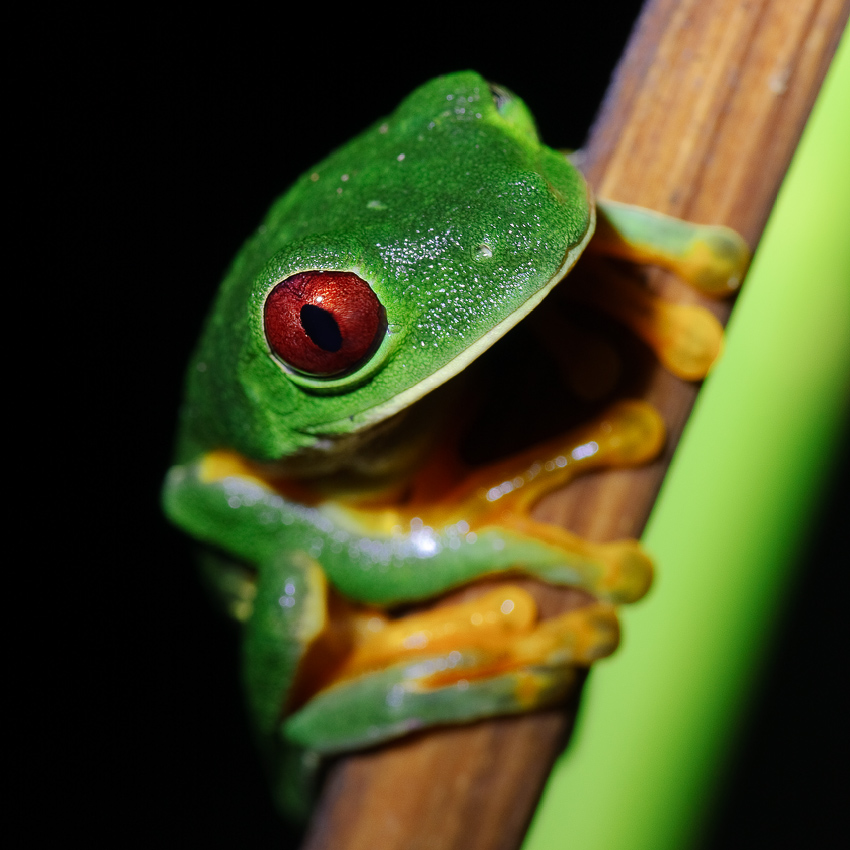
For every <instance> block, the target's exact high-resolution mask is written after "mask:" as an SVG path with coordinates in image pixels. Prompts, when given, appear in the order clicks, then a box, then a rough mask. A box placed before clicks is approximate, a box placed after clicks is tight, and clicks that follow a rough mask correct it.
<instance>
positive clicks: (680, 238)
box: [589, 199, 750, 298]
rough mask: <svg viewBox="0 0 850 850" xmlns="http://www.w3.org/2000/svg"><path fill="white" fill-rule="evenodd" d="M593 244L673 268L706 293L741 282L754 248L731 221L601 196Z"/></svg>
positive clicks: (597, 249) (733, 287)
mask: <svg viewBox="0 0 850 850" xmlns="http://www.w3.org/2000/svg"><path fill="white" fill-rule="evenodd" d="M589 248H590V250H592V251H594V252H597V253H602V254H606V255H608V256H612V257H619V258H622V259H627V260H632V261H634V262H638V263H648V264H651V265H657V266H661V267H662V268H665V269H668V270H669V271H671V272H673V273H674V274H675V275H677V276H678V277H680V278H682V279H683V280H685V281H687V282H688V283H690V284H691V285H692V286H694V287H696V288H697V289H699V290H700V291H701V292H703V293H705V294H706V295H711V296H714V297H720V298H722V297H724V296H726V295H729V294H730V293H732V292H734V291H735V290H736V289H737V288H738V287H739V286H740V284H741V281H742V280H743V277H744V273H745V272H746V270H747V266H748V265H749V262H750V250H749V248H748V247H747V244H746V242H744V240H743V239H742V238H741V235H740V234H739V233H737V232H735V231H734V230H732V229H730V228H728V227H719V226H713V225H701V224H693V223H691V222H689V221H682V220H681V219H678V218H673V217H672V216H668V215H663V214H662V213H657V212H653V211H652V210H647V209H644V208H643V207H635V206H631V205H630V204H621V203H617V202H615V201H607V200H602V199H599V200H598V202H597V223H596V233H595V234H594V237H593V240H592V242H591V243H590V246H589Z"/></svg>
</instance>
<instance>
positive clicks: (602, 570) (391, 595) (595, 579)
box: [324, 402, 664, 605]
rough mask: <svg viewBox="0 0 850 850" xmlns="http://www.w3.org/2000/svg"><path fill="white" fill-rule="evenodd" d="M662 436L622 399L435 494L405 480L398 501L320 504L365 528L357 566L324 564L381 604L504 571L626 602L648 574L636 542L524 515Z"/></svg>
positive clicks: (650, 452)
mask: <svg viewBox="0 0 850 850" xmlns="http://www.w3.org/2000/svg"><path fill="white" fill-rule="evenodd" d="M663 440H664V426H663V423H662V421H661V418H660V416H659V415H658V413H657V412H656V411H655V410H654V409H653V408H652V407H651V406H650V405H648V404H645V403H643V402H621V403H619V404H616V405H614V406H613V407H611V408H610V409H609V410H608V411H606V412H605V413H604V414H602V415H601V416H599V417H598V418H597V419H596V420H594V421H592V422H590V423H588V424H586V425H584V426H582V427H580V428H578V429H576V430H574V431H573V432H571V433H570V434H567V435H565V436H563V437H560V438H556V439H554V440H551V441H549V442H547V443H544V444H541V445H537V446H534V447H532V448H531V449H528V450H526V451H525V452H523V453H522V454H520V455H518V456H515V457H512V458H510V459H508V460H506V461H503V462H499V463H496V464H491V465H488V466H485V467H482V468H480V469H478V470H476V471H474V472H473V473H472V474H470V475H468V476H466V477H465V478H464V479H463V480H462V481H460V482H459V483H458V484H457V485H456V486H454V487H453V488H451V489H449V490H447V491H446V492H445V493H443V494H441V495H440V496H435V495H433V494H428V497H427V498H426V497H423V496H420V495H419V494H417V492H416V489H415V487H414V490H413V494H412V496H411V498H410V500H409V501H408V502H406V503H404V504H394V505H389V506H384V507H382V508H378V507H376V506H374V505H370V506H368V507H362V506H358V505H356V504H350V503H346V504H343V503H334V504H332V505H329V506H328V507H327V510H328V513H329V515H332V516H333V518H334V521H335V524H336V525H337V526H339V528H341V529H346V530H347V531H349V533H350V534H351V535H352V536H353V535H354V534H357V533H359V534H361V535H365V539H363V548H364V549H365V550H366V555H365V557H360V561H361V564H360V566H361V568H360V569H352V568H351V561H347V562H346V563H344V564H339V563H337V562H336V561H334V560H333V559H328V560H326V561H324V564H325V568H326V569H327V571H328V576H329V578H330V580H331V582H332V583H333V584H334V585H335V586H336V587H338V588H339V589H340V590H341V591H342V592H343V593H345V594H346V595H347V596H349V597H351V598H354V599H363V600H370V601H372V602H374V603H377V604H382V605H390V604H393V603H395V602H398V601H403V600H406V599H407V600H409V599H419V598H429V597H432V596H435V595H437V594H439V593H442V592H444V591H445V590H448V589H450V588H452V587H456V586H459V585H462V584H466V583H467V582H469V581H472V580H474V579H476V578H479V577H481V576H485V575H493V574H498V573H504V572H511V571H512V572H520V573H525V574H527V575H530V576H533V577H536V578H539V579H542V580H544V581H547V582H551V583H556V584H565V585H571V586H574V587H578V588H581V589H583V590H585V591H587V592H588V593H590V594H592V595H594V596H596V597H597V598H600V599H604V600H607V601H610V602H615V603H617V602H631V601H634V600H636V599H638V598H640V597H641V596H642V595H643V594H644V593H645V592H646V590H647V588H648V587H649V583H650V581H651V576H652V566H651V563H650V561H649V559H648V558H647V556H646V555H645V553H644V552H643V550H642V549H641V548H640V546H639V545H638V543H637V542H636V541H634V540H622V541H613V542H610V543H592V542H589V541H585V540H582V539H580V538H578V537H577V536H575V535H573V534H571V533H570V532H568V531H566V530H565V529H563V528H560V527H558V526H554V525H549V524H546V523H541V522H538V521H536V520H534V519H533V518H532V517H531V515H530V512H531V509H532V507H533V506H534V504H535V503H536V502H537V501H538V500H539V499H540V498H541V496H543V495H544V494H545V493H546V492H549V491H550V490H553V489H555V488H557V487H561V486H563V485H565V484H566V483H567V482H568V481H569V480H571V479H572V478H573V477H574V476H575V475H577V474H580V473H582V472H584V471H589V470H592V469H598V468H600V467H605V466H631V465H636V464H640V463H644V462H646V461H647V460H650V459H651V458H653V457H654V456H655V455H656V454H657V453H658V451H659V449H660V448H661V445H662V443H663ZM426 477H427V473H426Z"/></svg>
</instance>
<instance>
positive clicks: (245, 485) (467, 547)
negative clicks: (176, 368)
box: [164, 72, 746, 815]
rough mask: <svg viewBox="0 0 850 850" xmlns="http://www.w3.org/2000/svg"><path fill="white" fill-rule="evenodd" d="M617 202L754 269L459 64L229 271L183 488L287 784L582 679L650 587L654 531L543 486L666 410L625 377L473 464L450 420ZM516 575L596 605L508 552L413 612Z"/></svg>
mask: <svg viewBox="0 0 850 850" xmlns="http://www.w3.org/2000/svg"><path fill="white" fill-rule="evenodd" d="M597 215H598V217H599V221H600V228H599V230H600V234H601V236H600V238H599V243H600V246H601V248H602V250H604V251H607V252H608V253H612V254H617V255H621V256H623V255H626V256H639V257H641V258H643V259H649V260H650V261H652V262H661V263H662V264H666V265H669V266H670V267H672V268H675V269H677V270H678V271H679V272H680V273H682V274H684V275H685V276H686V277H690V278H692V279H696V280H698V282H700V283H701V284H702V285H703V286H704V287H706V288H708V289H712V288H713V289H721V290H722V289H726V288H730V287H733V286H734V285H735V282H736V280H737V279H738V278H739V277H740V274H741V272H742V270H743V265H744V264H745V259H744V257H745V254H746V251H745V249H744V248H743V247H742V244H741V243H740V239H739V238H738V237H737V236H735V235H734V234H731V232H730V231H725V230H724V229H722V228H698V227H696V226H693V225H688V224H685V223H683V222H677V221H676V220H674V219H666V218H664V217H659V216H655V215H654V214H652V213H647V212H645V211H642V210H636V209H633V208H629V207H624V206H622V205H614V204H607V205H603V204H600V205H596V204H594V201H593V199H592V197H591V195H590V193H589V191H588V188H587V186H586V185H585V182H584V180H583V178H582V177H581V175H580V173H579V172H578V171H577V170H576V169H575V168H574V167H573V166H572V165H571V164H570V162H569V161H568V160H567V158H565V156H563V155H562V154H559V153H556V152H555V151H553V150H551V149H550V148H548V147H546V146H545V145H544V144H542V143H541V142H540V140H539V139H538V137H537V132H536V130H535V125H534V120H533V118H532V116H531V114H530V112H529V111H528V109H527V108H526V106H525V105H524V104H523V102H522V101H521V100H519V99H518V98H516V97H515V96H513V95H512V94H510V93H509V92H507V91H506V90H503V89H501V88H498V87H496V86H491V85H489V84H488V83H487V82H486V81H485V80H484V79H482V78H481V77H480V76H479V75H478V74H475V73H472V72H463V73H457V74H451V75H447V76H444V77H440V78H438V79H435V80H432V81H431V82H429V83H427V84H425V85H423V86H422V87H421V88H419V89H418V90H416V91H415V92H413V93H412V94H411V95H410V96H409V97H407V98H406V99H405V100H404V101H403V102H402V103H401V105H400V106H399V107H398V108H397V109H396V111H395V112H394V113H393V114H392V115H390V116H389V117H388V118H385V119H383V120H380V121H378V122H377V123H376V124H374V125H373V126H372V127H370V128H369V129H367V130H366V131H365V132H364V133H362V134H361V135H360V136H358V137H357V138H355V139H353V140H352V141H351V142H349V143H348V144H346V145H345V146H344V147H342V148H340V149H339V150H337V151H336V152H335V153H332V154H331V155H330V156H329V157H328V158H327V159H325V160H324V161H323V162H321V163H320V164H319V165H317V166H316V167H315V168H313V169H311V170H310V171H308V172H307V173H306V174H304V175H303V176H302V177H301V178H300V179H299V180H298V181H297V182H296V184H295V185H294V186H293V187H292V188H291V189H290V190H289V191H288V192H287V193H286V194H285V195H283V196H282V197H281V198H280V199H279V200H278V201H276V202H275V203H274V205H273V206H272V207H271V209H270V211H269V213H268V215H267V217H266V219H265V221H264V222H263V223H262V224H261V226H260V227H259V229H258V230H257V231H256V233H255V234H254V235H253V236H252V237H251V238H250V239H249V240H248V241H247V243H246V244H245V245H244V247H243V248H242V250H241V251H240V252H239V254H238V256H237V257H236V259H235V260H234V262H233V265H232V267H231V268H230V270H229V271H228V273H227V275H226V277H225V280H224V282H223V283H222V285H221V289H220V291H219V294H218V297H217V299H216V301H215V304H214V307H213V309H212V312H211V314H210V317H209V319H208V321H207V323H206V327H205V329H204V331H203V334H202V337H201V340H200V343H199V345H198V347H197V350H196V352H195V355H194V357H193V359H192V362H191V365H190V368H189V373H188V379H187V385H186V397H185V404H184V406H183V409H182V415H181V424H180V432H179V438H178V446H177V453H176V460H175V463H174V466H173V467H172V468H171V470H170V472H169V474H168V477H167V481H166V484H165V489H164V505H165V510H166V513H167V515H168V516H169V517H170V519H171V520H172V521H173V522H175V523H176V524H177V525H179V526H181V527H182V528H183V529H185V530H186V531H187V532H188V533H189V534H190V535H192V536H193V537H195V538H196V539H197V540H199V541H202V542H203V543H204V544H207V545H208V552H207V554H206V555H204V556H203V564H204V569H205V571H206V574H207V576H208V577H209V579H210V581H211V583H212V585H213V586H214V588H215V589H216V591H217V593H218V595H219V596H220V598H221V600H222V601H223V602H224V604H225V606H226V607H227V609H228V610H229V612H230V613H231V614H232V615H233V616H234V617H235V618H236V619H238V620H239V621H240V622H241V623H242V624H243V630H244V639H243V642H244V663H243V670H244V682H245V688H246V693H247V699H248V704H249V708H250V713H251V716H252V720H253V724H254V726H255V729H256V734H257V737H258V739H259V741H260V744H261V746H262V748H263V750H264V752H265V754H266V757H267V760H268V765H269V770H270V773H271V775H272V777H273V784H274V788H275V794H276V797H277V800H278V803H279V805H280V806H281V807H282V809H283V810H284V811H286V812H288V813H290V814H295V815H303V814H304V812H305V810H306V807H307V805H308V803H309V796H310V782H311V777H312V776H313V774H314V773H315V768H316V766H317V764H318V763H319V760H320V759H321V758H322V757H324V756H327V755H332V754H335V753H340V752H344V751H348V750H352V749H356V748H362V747H368V746H371V745H374V744H377V743H380V742H382V741H386V740H389V739H392V738H395V737H397V736H400V735H404V734H406V733H408V732H410V731H412V730H415V729H420V728H422V727H426V726H433V725H437V724H445V723H458V722H467V721H471V720H475V719H477V718H481V717H487V716H491V715H498V714H508V713H515V712H523V711H528V710H532V709H535V708H537V707H540V706H547V705H551V704H553V703H556V702H557V701H559V700H562V699H563V698H564V696H565V695H566V694H567V693H568V692H569V690H570V688H571V687H572V685H573V683H574V682H575V680H576V677H577V670H578V669H579V668H581V667H586V666H588V665H589V664H591V662H593V661H594V660H595V659H597V658H600V657H602V656H605V655H607V654H609V653H610V652H612V651H613V649H614V648H615V646H616V644H617V640H618V626H617V618H616V614H615V608H614V606H615V605H617V604H619V603H626V602H631V601H633V600H636V599H638V598H640V597H641V596H642V595H643V594H644V593H645V592H646V590H647V588H648V587H649V584H650V580H651V575H652V566H651V562H650V560H649V558H648V557H647V556H646V554H645V553H644V552H643V551H642V549H641V548H640V546H639V545H638V543H637V542H636V541H633V540H623V541H614V542H610V543H605V544H591V543H588V542H585V541H582V540H580V539H578V538H576V537H575V536H573V535H571V534H570V533H568V532H567V531H565V530H564V529H562V528H559V527H555V526H551V525H547V524H544V523H540V522H537V521H535V520H533V519H532V518H531V516H530V513H529V512H530V509H531V507H532V506H533V504H534V503H535V501H537V500H538V499H539V497H540V496H541V495H542V494H543V493H545V492H547V491H549V490H551V489H553V488H555V487H560V486H562V485H563V484H565V483H566V482H567V481H569V480H570V478H571V477H573V476H574V475H575V474H577V473H579V472H581V471H583V470H586V469H592V468H596V467H599V466H604V465H626V464H636V463H641V462H644V461H646V460H647V459H649V458H652V457H653V456H654V455H655V454H656V453H657V451H658V450H659V447H660V446H661V444H662V441H663V433H664V432H663V425H662V422H661V420H660V418H659V416H658V415H657V413H656V412H655V411H654V410H653V409H652V408H651V407H649V406H648V405H646V404H644V403H642V402H628V401H624V402H620V403H618V404H616V405H614V406H613V407H611V408H610V409H608V410H607V411H606V412H605V413H603V414H602V415H601V416H599V417H597V418H596V419H594V420H593V421H590V422H587V423H585V424H584V425H582V426H581V427H580V428H578V429H577V430H575V431H573V432H571V433H569V434H567V435H565V436H563V437H561V438H558V439H555V440H551V441H550V442H548V443H545V444H543V445H539V446H536V447H534V448H532V449H528V450H525V451H524V452H523V453H522V454H521V455H519V456H517V457H513V458H510V459H509V460H505V461H499V462H496V463H491V464H489V465H485V466H482V467H479V468H476V469H472V470H469V469H466V468H465V467H463V465H462V464H460V463H459V462H458V461H457V459H456V457H455V455H454V453H453V451H452V450H451V449H450V448H448V447H447V446H448V444H447V442H446V440H445V439H444V438H441V437H440V434H444V433H445V429H446V428H448V429H449V430H451V428H452V426H453V424H454V423H455V422H456V420H457V419H458V418H459V411H460V410H462V409H463V408H464V407H465V406H466V405H465V403H464V398H465V396H464V392H465V390H464V389H463V388H462V384H461V383H460V381H459V380H452V379H455V378H456V376H460V378H462V377H463V376H462V375H461V374H460V373H462V372H463V371H464V369H465V368H466V367H467V366H468V365H469V364H470V363H471V362H472V361H473V360H475V359H476V358H477V357H478V356H479V355H480V354H481V353H482V352H484V351H485V350H486V349H488V348H489V347H490V346H491V345H493V343H494V342H496V341H497V340H498V339H499V338H500V337H502V336H503V335H504V334H505V333H506V332H507V331H508V330H509V329H510V328H512V327H513V326H514V325H516V324H517V323H518V322H520V321H521V320H522V319H523V318H524V317H525V316H526V315H527V314H529V313H530V312H531V311H532V310H533V309H534V308H535V307H537V305H539V304H540V303H541V301H543V299H544V298H545V297H546V295H547V294H548V293H549V292H550V291H551V290H552V288H553V287H554V286H555V285H556V284H557V283H558V281H560V280H561V279H562V278H563V277H564V276H565V275H566V274H567V272H569V271H570V269H571V268H572V267H573V265H574V264H575V262H576V260H577V259H578V257H579V256H580V254H581V253H582V252H583V251H584V250H585V248H586V247H587V246H588V243H589V241H590V239H591V236H592V235H593V233H594V227H595V223H596V219H597ZM625 297H626V296H623V295H622V294H621V295H620V296H618V299H620V300H622V299H623V298H625ZM627 312H628V311H627ZM631 312H632V313H634V312H640V311H639V310H638V311H635V310H632V311H631ZM645 312H646V311H644V313H645ZM648 336H649V337H652V336H653V333H652V332H651V331H650V332H648ZM661 336H664V335H663V334H662V335H661ZM508 574H523V575H526V576H531V577H534V578H536V579H539V580H541V581H543V582H551V583H557V584H563V585H569V586H571V587H575V588H579V589H581V590H582V591H584V592H586V594H587V599H588V604H586V605H585V606H584V607H581V608H578V609H577V610H574V611H570V612H569V613H567V614H563V615H561V616H559V617H554V618H551V619H548V620H545V621H540V620H539V618H538V616H537V611H536V606H535V603H534V600H533V599H532V597H531V596H530V595H529V593H528V592H527V591H526V590H524V589H523V588H521V587H519V586H517V585H515V584H511V583H510V582H509V581H508V580H507V578H506V580H505V582H504V583H503V584H498V585H496V586H490V589H489V590H487V592H485V593H484V594H483V595H480V596H478V597H476V598H473V599H471V600H469V601H463V602H457V603H455V604H449V605H447V606H444V607H438V608H436V609H433V610H426V611H424V612H423V611H418V612H417V613H410V612H409V611H410V609H409V606H410V605H411V604H412V603H415V602H418V601H421V600H427V599H432V598H434V597H437V596H439V595H441V594H444V593H445V592H446V591H449V590H451V589H453V588H457V587H459V586H462V585H466V584H468V583H470V582H472V581H474V580H476V579H478V578H481V577H484V576H488V577H492V576H498V575H505V576H507V575H508ZM405 606H407V607H405ZM405 612H407V613H405Z"/></svg>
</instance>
